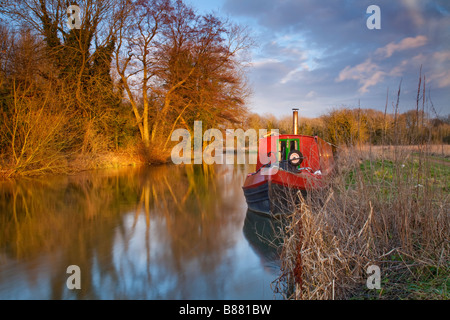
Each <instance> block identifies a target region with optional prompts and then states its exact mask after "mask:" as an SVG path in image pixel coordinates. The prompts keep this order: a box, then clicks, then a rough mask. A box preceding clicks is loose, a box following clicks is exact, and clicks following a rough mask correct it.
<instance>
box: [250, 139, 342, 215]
mask: <svg viewBox="0 0 450 320" xmlns="http://www.w3.org/2000/svg"><path fill="white" fill-rule="evenodd" d="M274 138H276V139H279V140H287V141H290V140H294V139H295V140H298V141H299V145H297V148H298V150H299V151H301V153H302V155H303V156H304V160H303V161H302V165H301V166H299V167H295V168H294V170H292V167H289V165H288V164H287V163H286V162H285V163H283V162H277V163H276V164H275V165H272V166H271V167H270V169H269V168H268V167H269V165H266V166H264V165H263V164H261V163H260V162H258V165H257V170H256V172H254V173H251V174H248V175H247V177H246V179H245V182H244V186H243V187H242V188H243V191H244V195H245V198H246V201H247V205H248V208H249V210H252V211H255V212H258V213H263V214H269V215H277V214H286V213H289V212H292V210H293V209H294V206H295V204H296V203H297V201H298V192H301V193H302V194H303V195H306V193H307V192H308V191H310V190H315V189H320V188H323V187H325V186H326V184H327V181H328V178H329V176H330V174H331V172H332V170H333V166H334V160H333V155H332V150H331V146H330V145H329V144H327V143H326V142H325V141H323V140H321V139H320V138H317V137H310V136H299V135H297V136H294V135H282V136H278V137H269V138H266V139H274ZM268 143H270V141H269V142H268ZM272 146H273V144H272ZM269 152H272V150H271V151H269ZM277 152H278V153H279V150H277ZM272 153H274V152H272ZM280 164H284V165H281V167H280ZM263 170H266V171H265V172H263ZM267 170H269V171H267Z"/></svg>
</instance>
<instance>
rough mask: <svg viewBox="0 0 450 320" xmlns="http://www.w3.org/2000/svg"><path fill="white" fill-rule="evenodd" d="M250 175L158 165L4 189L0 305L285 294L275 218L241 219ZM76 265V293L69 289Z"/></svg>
mask: <svg viewBox="0 0 450 320" xmlns="http://www.w3.org/2000/svg"><path fill="white" fill-rule="evenodd" d="M252 170H254V166H251V165H215V166H204V165H182V166H177V165H162V166H152V167H145V168H122V169H114V170H112V169H109V170H101V171H89V172H83V173H78V174H75V175H51V176H45V177H40V178H21V179H18V180H15V181H3V182H0V299H2V300H5V299H6V300H8V299H45V300H47V299H92V300H94V299H108V300H109V299H195V300H197V299H215V300H226V299H251V300H266V299H269V300H270V299H278V298H280V297H279V296H278V295H277V294H276V293H274V290H273V288H274V283H273V281H274V280H276V279H277V277H278V276H279V261H278V255H277V249H276V248H274V247H273V246H272V245H270V244H269V241H272V239H271V238H272V237H273V233H272V229H271V228H272V224H271V220H270V219H267V218H263V217H261V216H258V215H255V214H252V213H250V212H247V205H246V203H245V198H244V196H243V192H242V189H241V187H242V184H243V182H244V179H245V176H246V174H247V173H248V172H251V171H252ZM72 265H75V266H78V267H79V271H80V272H79V273H77V276H78V278H77V279H76V281H77V282H78V285H79V286H80V289H76V288H75V289H73V288H72V289H70V288H69V286H68V284H67V283H68V279H69V277H71V276H72V272H69V273H68V270H67V268H68V267H69V266H72ZM74 275H75V273H74ZM71 279H72V280H73V278H71ZM72 280H71V281H72Z"/></svg>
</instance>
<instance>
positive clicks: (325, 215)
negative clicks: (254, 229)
mask: <svg viewBox="0 0 450 320" xmlns="http://www.w3.org/2000/svg"><path fill="white" fill-rule="evenodd" d="M424 150H426V148H423V147H420V146H417V148H416V150H411V148H408V149H407V148H396V147H391V148H390V149H389V153H386V154H384V153H383V151H382V150H381V154H379V153H378V154H375V153H372V152H370V150H367V149H358V148H350V149H341V150H340V152H339V158H338V159H337V171H336V174H335V176H334V177H333V179H332V181H331V182H330V186H329V187H328V188H326V189H325V190H322V191H320V192H314V193H311V194H310V195H308V197H303V196H302V195H301V194H298V197H299V199H298V201H297V205H296V209H295V210H294V212H293V213H292V214H291V215H289V216H288V217H287V218H286V228H285V229H284V230H283V231H282V232H281V234H280V237H282V239H284V243H283V246H282V250H281V270H282V275H281V276H280V278H279V279H277V282H276V287H277V290H278V291H279V292H282V293H283V294H284V296H285V298H287V299H349V298H384V299H398V298H408V299H416V298H437V299H442V298H448V297H449V296H448V293H447V289H446V288H447V286H448V283H449V265H450V250H449V249H450V246H449V244H450V213H449V210H448V198H449V192H448V191H449V182H448V177H449V175H450V169H449V168H450V167H449V164H448V163H445V161H444V162H443V163H436V162H435V161H434V160H435V159H433V158H431V157H430V156H429V155H428V154H427V153H426V152H424ZM370 265H377V266H379V267H380V269H381V282H382V285H381V286H382V288H381V290H377V291H372V290H368V289H367V286H366V281H367V279H368V276H369V275H368V274H367V273H366V272H367V268H368V266H370ZM423 279H426V280H425V282H428V283H432V284H433V285H434V287H433V288H431V289H430V290H429V291H430V292H433V293H432V294H426V295H425V296H420V290H416V291H414V290H413V289H414V282H419V283H420V281H422V280H423ZM437 282H439V283H437ZM418 292H419V293H418Z"/></svg>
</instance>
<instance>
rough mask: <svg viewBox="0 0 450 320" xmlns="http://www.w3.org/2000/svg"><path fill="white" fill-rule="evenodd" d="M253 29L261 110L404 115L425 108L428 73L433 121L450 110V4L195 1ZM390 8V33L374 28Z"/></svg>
mask: <svg viewBox="0 0 450 320" xmlns="http://www.w3.org/2000/svg"><path fill="white" fill-rule="evenodd" d="M187 2H188V3H191V4H192V5H193V6H194V8H196V9H197V10H198V11H199V12H211V11H214V12H215V13H217V14H219V15H220V16H224V17H228V18H229V19H231V20H232V21H234V22H235V23H238V24H242V25H246V26H248V27H249V29H250V30H251V35H252V37H253V39H254V41H255V44H256V46H255V47H254V48H253V49H252V51H251V66H250V68H249V70H248V74H247V76H248V79H249V82H250V87H251V90H252V95H251V97H250V98H249V100H248V106H249V108H250V109H251V111H253V112H256V113H259V114H265V113H271V114H274V115H275V116H278V117H280V116H284V115H290V114H291V110H292V108H299V109H300V111H299V112H300V115H301V116H304V117H318V116H320V115H322V114H325V113H327V112H329V111H330V110H333V109H335V108H340V107H348V108H357V107H358V106H360V107H361V108H372V109H376V110H380V111H384V109H385V105H386V100H387V101H388V112H393V105H394V104H395V103H396V100H397V92H398V89H399V85H400V82H401V95H400V104H399V109H400V112H404V111H406V110H410V109H413V108H415V107H416V98H417V88H418V82H419V75H420V68H421V66H422V75H423V76H425V79H426V91H427V97H428V98H429V99H428V100H427V104H426V106H425V108H426V109H427V110H429V111H430V113H431V115H432V116H434V115H435V113H434V111H432V108H431V106H433V107H434V109H435V111H436V113H437V115H439V116H445V115H447V114H449V113H450V1H448V0H435V1H431V0H396V1H392V0H390V1H389V0H388V1H375V0H370V1H366V0H355V1H349V0H341V1H338V0H188V1H187ZM371 5H377V6H378V7H379V8H380V15H379V18H380V19H379V20H378V21H379V22H380V27H381V28H380V29H369V28H368V26H367V21H368V20H369V22H371V23H372V22H373V18H375V17H376V16H375V15H374V14H375V12H374V11H372V10H370V11H369V12H367V9H368V7H369V6H371Z"/></svg>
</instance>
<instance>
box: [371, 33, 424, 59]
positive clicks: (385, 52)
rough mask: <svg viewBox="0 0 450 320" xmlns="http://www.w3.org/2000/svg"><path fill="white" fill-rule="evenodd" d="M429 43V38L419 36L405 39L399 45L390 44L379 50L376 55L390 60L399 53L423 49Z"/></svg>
mask: <svg viewBox="0 0 450 320" xmlns="http://www.w3.org/2000/svg"><path fill="white" fill-rule="evenodd" d="M427 41H428V39H427V37H426V36H422V35H419V36H417V37H414V38H412V37H408V38H404V39H403V40H402V41H400V42H399V43H395V42H390V43H389V44H387V45H386V46H384V47H382V48H379V49H377V51H375V55H377V56H380V57H383V58H389V57H391V56H392V55H393V54H394V53H395V52H397V51H403V50H408V49H413V48H418V47H422V46H424V45H425V44H426V43H427Z"/></svg>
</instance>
